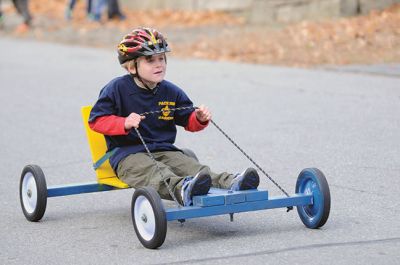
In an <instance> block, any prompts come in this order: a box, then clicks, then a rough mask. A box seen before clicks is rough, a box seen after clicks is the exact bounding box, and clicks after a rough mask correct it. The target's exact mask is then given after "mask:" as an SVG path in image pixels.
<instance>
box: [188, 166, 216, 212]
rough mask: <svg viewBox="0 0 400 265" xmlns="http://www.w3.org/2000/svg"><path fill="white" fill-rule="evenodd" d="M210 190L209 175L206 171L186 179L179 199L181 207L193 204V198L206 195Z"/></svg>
mask: <svg viewBox="0 0 400 265" xmlns="http://www.w3.org/2000/svg"><path fill="white" fill-rule="evenodd" d="M210 188H211V177H210V173H209V171H208V170H206V169H202V170H200V171H199V173H197V174H196V175H195V176H194V177H192V176H190V177H186V178H185V179H184V180H183V185H182V190H181V197H182V202H183V206H190V205H192V204H193V201H192V199H193V196H197V195H206V194H207V193H208V191H209V190H210Z"/></svg>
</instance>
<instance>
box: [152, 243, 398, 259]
mask: <svg viewBox="0 0 400 265" xmlns="http://www.w3.org/2000/svg"><path fill="white" fill-rule="evenodd" d="M390 242H400V237H392V238H383V239H374V240H365V241H349V242H336V243H325V244H311V245H305V246H295V247H289V248H282V249H273V250H266V251H258V252H251V253H245V254H237V255H229V256H219V257H209V258H204V259H187V260H180V261H175V262H166V263H157V264H159V265H162V264H183V263H184V264H187V263H201V262H207V261H216V260H222V259H233V258H243V257H253V256H262V255H269V254H278V253H284V252H291V251H299V250H308V249H318V248H328V247H345V246H357V245H371V244H379V243H390Z"/></svg>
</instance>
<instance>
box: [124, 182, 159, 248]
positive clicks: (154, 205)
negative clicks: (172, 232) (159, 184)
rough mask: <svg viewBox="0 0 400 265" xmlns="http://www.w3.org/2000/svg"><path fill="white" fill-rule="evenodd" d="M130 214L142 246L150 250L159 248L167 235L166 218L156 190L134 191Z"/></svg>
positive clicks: (149, 188)
mask: <svg viewBox="0 0 400 265" xmlns="http://www.w3.org/2000/svg"><path fill="white" fill-rule="evenodd" d="M131 212H132V222H133V227H134V228H135V232H136V235H137V237H138V238H139V240H140V242H141V243H142V245H143V246H144V247H146V248H150V249H155V248H158V247H160V246H161V245H162V244H163V243H164V240H165V237H166V234H167V218H166V214H165V210H164V206H163V204H162V201H161V198H160V196H159V195H158V193H157V192H156V190H155V189H153V188H151V187H144V188H139V189H137V190H135V193H134V194H133V197H132V204H131Z"/></svg>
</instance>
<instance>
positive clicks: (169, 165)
mask: <svg viewBox="0 0 400 265" xmlns="http://www.w3.org/2000/svg"><path fill="white" fill-rule="evenodd" d="M153 156H154V158H155V160H156V161H157V164H158V167H159V168H160V170H161V172H162V175H163V176H164V178H165V179H166V181H167V183H168V185H169V188H170V189H171V190H172V191H173V192H174V195H175V196H176V198H177V199H178V200H179V201H180V202H181V196H180V192H181V189H182V184H183V179H184V178H185V177H187V176H194V175H196V173H197V172H199V171H200V170H201V169H203V168H206V169H208V170H209V171H210V169H209V167H208V166H205V165H202V164H200V163H199V162H197V161H196V160H195V159H193V158H191V157H189V156H187V155H185V154H183V153H182V152H180V151H163V152H154V153H153ZM117 175H118V177H119V178H120V179H121V180H122V181H123V182H125V183H126V184H128V185H129V186H130V187H133V188H140V187H145V186H151V187H153V188H154V189H155V190H156V191H157V192H158V194H160V197H161V198H162V199H168V200H171V199H172V198H171V196H170V194H169V192H168V188H167V187H166V185H165V184H164V181H163V179H162V177H161V174H160V172H159V171H158V169H157V167H156V166H155V164H154V162H153V160H152V159H151V158H150V156H149V155H148V154H147V153H137V154H133V155H129V156H127V157H126V158H124V159H123V160H121V161H120V162H119V164H118V169H117ZM210 176H211V179H212V186H213V187H216V188H229V187H230V184H231V180H232V179H233V177H234V176H233V175H232V174H229V173H226V172H224V173H221V174H216V173H213V172H211V171H210Z"/></svg>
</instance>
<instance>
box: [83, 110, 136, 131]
mask: <svg viewBox="0 0 400 265" xmlns="http://www.w3.org/2000/svg"><path fill="white" fill-rule="evenodd" d="M125 119H126V118H124V117H119V116H115V115H107V116H101V117H98V118H96V119H95V120H94V121H92V122H89V127H90V128H91V129H92V130H93V131H95V132H98V133H101V134H104V135H127V134H128V133H129V131H125Z"/></svg>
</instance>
